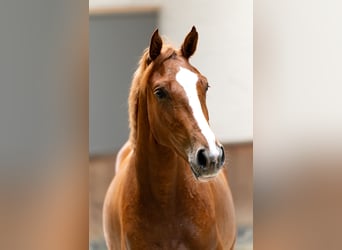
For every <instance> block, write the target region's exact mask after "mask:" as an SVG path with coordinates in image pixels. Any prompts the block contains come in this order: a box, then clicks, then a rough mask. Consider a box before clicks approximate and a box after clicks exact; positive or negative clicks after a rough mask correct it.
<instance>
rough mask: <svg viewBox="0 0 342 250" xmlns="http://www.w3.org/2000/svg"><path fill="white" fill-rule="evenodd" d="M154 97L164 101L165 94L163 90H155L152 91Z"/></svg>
mask: <svg viewBox="0 0 342 250" xmlns="http://www.w3.org/2000/svg"><path fill="white" fill-rule="evenodd" d="M154 95H155V96H156V97H157V98H158V99H159V100H161V99H165V98H166V97H167V92H166V90H165V89H163V88H157V89H156V90H155V91H154Z"/></svg>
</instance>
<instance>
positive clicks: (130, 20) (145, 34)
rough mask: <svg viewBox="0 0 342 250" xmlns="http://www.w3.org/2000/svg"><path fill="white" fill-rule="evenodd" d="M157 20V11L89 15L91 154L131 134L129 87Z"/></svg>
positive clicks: (107, 150) (115, 146) (116, 144)
mask: <svg viewBox="0 0 342 250" xmlns="http://www.w3.org/2000/svg"><path fill="white" fill-rule="evenodd" d="M156 22H157V14H156V13H129V14H122V13H121V14H110V15H102V16H91V17H90V22H89V28H90V31H89V32H90V38H89V39H90V51H89V53H90V54H89V55H90V106H89V112H90V114H89V115H90V117H89V119H90V121H89V125H90V131H89V133H90V137H89V139H90V153H91V154H103V153H110V152H113V151H114V150H117V149H118V148H119V147H120V146H121V145H122V144H123V143H124V142H125V141H126V139H127V138H128V132H129V130H128V112H127V109H128V105H127V98H128V91H129V87H130V84H131V79H132V75H133V73H134V71H135V69H136V68H137V63H138V60H139V58H140V56H141V54H142V52H143V50H144V49H145V48H146V47H147V46H148V44H149V39H150V35H151V33H152V32H153V30H154V29H155V27H156Z"/></svg>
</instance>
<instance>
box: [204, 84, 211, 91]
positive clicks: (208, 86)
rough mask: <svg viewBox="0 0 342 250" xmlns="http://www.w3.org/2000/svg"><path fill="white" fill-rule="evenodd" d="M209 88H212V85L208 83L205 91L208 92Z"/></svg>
mask: <svg viewBox="0 0 342 250" xmlns="http://www.w3.org/2000/svg"><path fill="white" fill-rule="evenodd" d="M209 88H210V85H209V83H207V85H206V87H205V91H206V92H207V91H208V89H209Z"/></svg>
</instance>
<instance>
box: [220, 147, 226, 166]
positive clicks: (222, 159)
mask: <svg viewBox="0 0 342 250" xmlns="http://www.w3.org/2000/svg"><path fill="white" fill-rule="evenodd" d="M220 149H221V154H220V162H221V164H223V163H224V161H225V159H226V155H225V152H224V147H223V146H220Z"/></svg>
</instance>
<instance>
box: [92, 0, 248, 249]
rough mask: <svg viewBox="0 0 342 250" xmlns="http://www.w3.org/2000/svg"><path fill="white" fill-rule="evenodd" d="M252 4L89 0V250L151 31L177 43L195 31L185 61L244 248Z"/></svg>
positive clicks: (98, 235)
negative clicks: (223, 158)
mask: <svg viewBox="0 0 342 250" xmlns="http://www.w3.org/2000/svg"><path fill="white" fill-rule="evenodd" d="M252 8H253V6H252V1H215V3H213V2H209V1H194V0H193V1H163V0H159V1H156V0H145V1H132V0H121V1H115V0H101V1H99V0H91V1H89V72H90V74H89V76H90V80H89V87H90V89H89V97H90V98H89V150H90V170H89V171H90V175H89V178H90V179H89V181H90V200H89V202H90V213H89V222H90V228H89V230H90V231H89V241H90V248H91V249H93V250H95V249H105V245H104V240H103V231H102V203H103V199H104V195H105V192H106V190H107V188H108V185H109V182H110V181H111V179H112V178H113V175H114V162H115V156H116V153H117V152H118V150H119V149H120V147H121V146H122V145H123V144H124V142H125V141H126V140H127V138H128V134H129V130H128V114H127V113H128V105H127V98H128V93H129V88H130V84H131V79H132V76H133V73H134V71H135V70H136V68H137V63H138V61H139V59H140V56H141V55H142V52H143V50H144V49H145V48H146V47H148V45H149V42H150V37H151V34H152V33H153V31H154V30H155V29H156V28H158V29H159V32H160V34H161V35H162V36H163V37H164V38H165V40H166V41H167V42H169V43H171V44H173V45H174V46H175V47H177V48H178V47H179V46H180V45H181V43H182V42H183V40H184V38H185V36H186V34H187V33H188V32H189V31H190V29H191V27H192V26H193V25H195V26H196V28H197V30H198V32H199V43H198V47H197V51H196V53H195V54H194V56H193V57H192V58H191V63H192V64H193V65H194V66H195V67H197V68H198V69H199V70H200V71H201V73H203V74H204V75H205V76H206V77H207V78H208V80H209V83H210V86H211V88H210V91H209V92H208V97H207V105H208V109H209V114H210V121H211V127H212V129H213V131H214V133H215V134H216V136H217V138H218V139H219V140H220V141H221V142H222V143H223V144H224V145H225V149H226V151H227V154H228V161H227V162H228V164H227V165H228V167H227V168H226V171H228V175H229V179H230V186H231V189H232V193H233V197H234V201H235V207H236V214H237V223H238V225H237V226H238V232H239V238H238V242H237V248H236V249H252V246H253V243H252V236H253V234H252V224H253V215H252V211H253V205H252V204H253V202H252V199H253V197H252V196H253V189H252V186H253V176H252V173H253V169H252V164H253V82H252V80H253V79H252V77H253V64H252V63H253V54H252V53H253V50H252V49H253V40H252V39H253V9H252Z"/></svg>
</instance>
